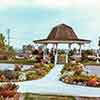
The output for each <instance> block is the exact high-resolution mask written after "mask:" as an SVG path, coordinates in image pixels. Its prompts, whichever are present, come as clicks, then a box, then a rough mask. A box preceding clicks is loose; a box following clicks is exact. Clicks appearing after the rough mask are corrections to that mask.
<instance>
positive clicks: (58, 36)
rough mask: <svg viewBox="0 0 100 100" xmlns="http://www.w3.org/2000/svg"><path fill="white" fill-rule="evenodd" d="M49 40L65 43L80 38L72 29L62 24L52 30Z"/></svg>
mask: <svg viewBox="0 0 100 100" xmlns="http://www.w3.org/2000/svg"><path fill="white" fill-rule="evenodd" d="M47 39H48V40H63V41H65V40H71V39H78V37H77V35H76V34H75V32H74V31H73V29H72V28H71V27H69V26H67V25H65V24H60V25H57V26H56V27H54V28H53V29H52V30H51V32H50V34H49V36H48V38H47Z"/></svg>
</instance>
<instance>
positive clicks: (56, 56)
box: [54, 44, 58, 65]
mask: <svg viewBox="0 0 100 100" xmlns="http://www.w3.org/2000/svg"><path fill="white" fill-rule="evenodd" d="M57 59H58V44H56V48H55V63H54V64H55V65H56V64H57Z"/></svg>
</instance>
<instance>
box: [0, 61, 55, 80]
mask: <svg viewBox="0 0 100 100" xmlns="http://www.w3.org/2000/svg"><path fill="white" fill-rule="evenodd" d="M29 66H31V65H29ZM52 67H53V64H44V63H36V64H34V65H32V66H31V67H30V68H29V69H26V70H21V68H22V66H20V65H15V69H14V70H2V71H0V81H1V82H9V81H13V82H19V81H27V80H36V79H40V78H42V77H44V76H45V75H46V74H47V73H48V72H49V71H50V70H51V69H52Z"/></svg>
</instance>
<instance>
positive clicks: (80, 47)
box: [79, 43, 82, 56]
mask: <svg viewBox="0 0 100 100" xmlns="http://www.w3.org/2000/svg"><path fill="white" fill-rule="evenodd" d="M81 49H82V44H80V43H79V54H80V56H81V51H82V50H81Z"/></svg>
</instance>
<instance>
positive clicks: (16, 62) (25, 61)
mask: <svg viewBox="0 0 100 100" xmlns="http://www.w3.org/2000/svg"><path fill="white" fill-rule="evenodd" d="M0 63H9V64H27V65H28V64H29V65H30V64H34V63H35V62H34V61H33V60H11V61H9V60H0Z"/></svg>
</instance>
